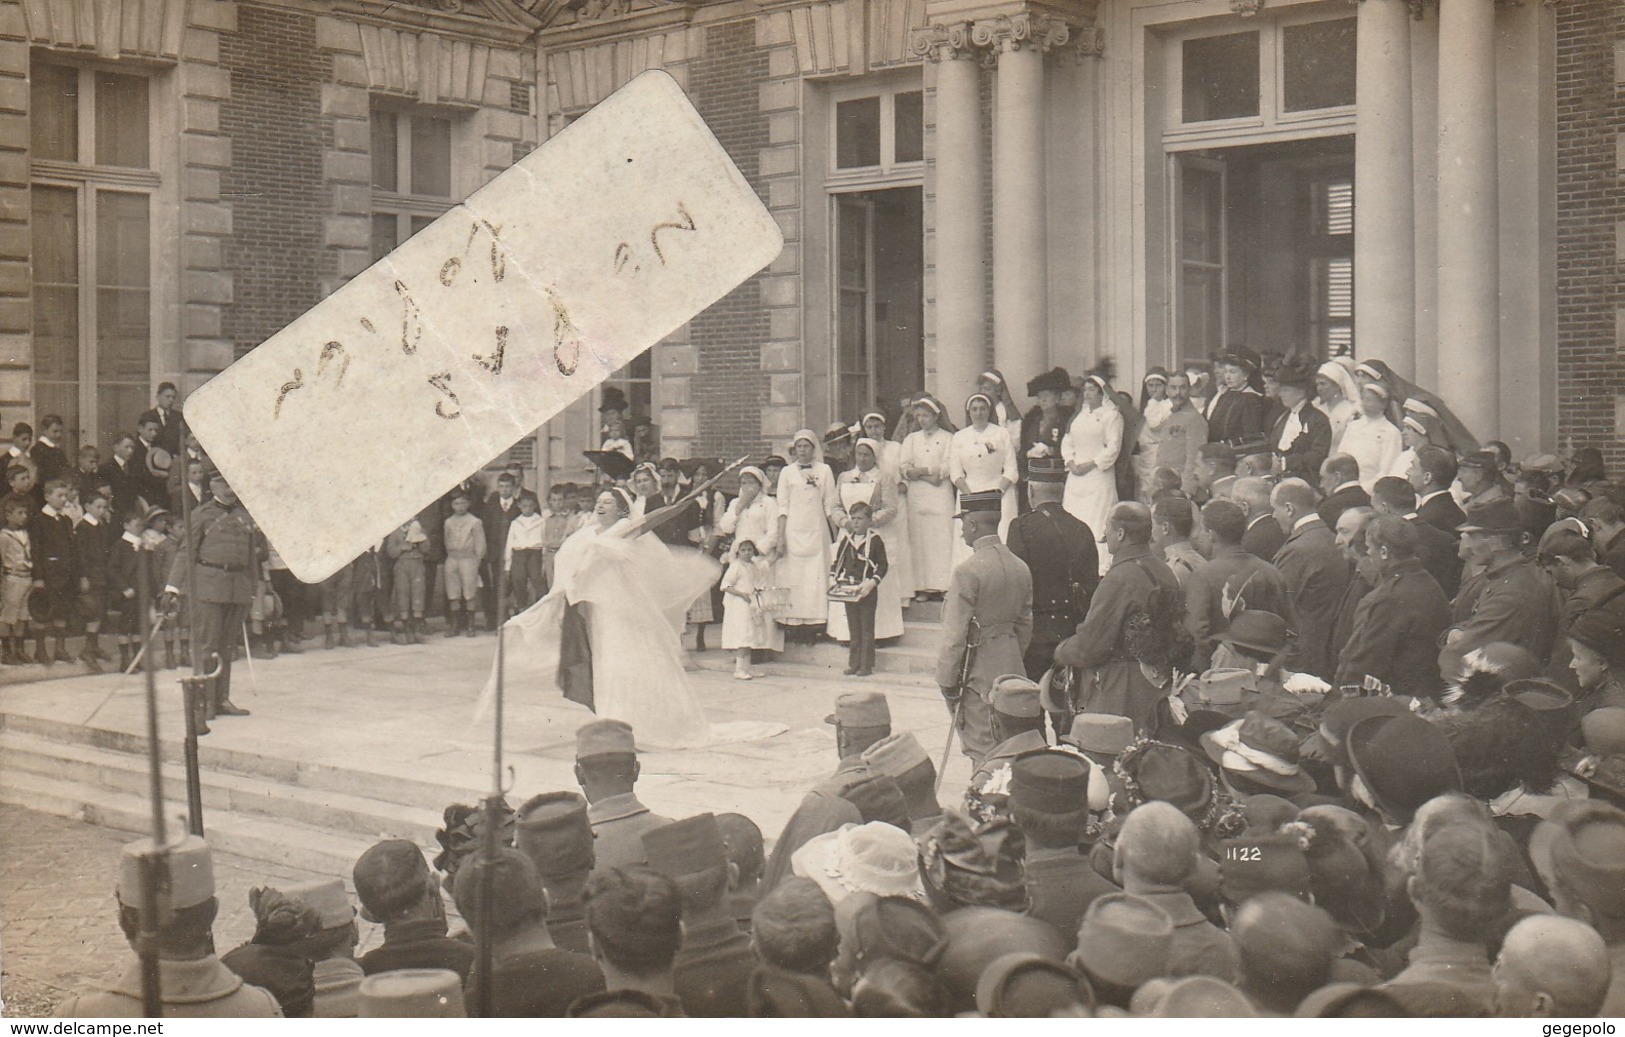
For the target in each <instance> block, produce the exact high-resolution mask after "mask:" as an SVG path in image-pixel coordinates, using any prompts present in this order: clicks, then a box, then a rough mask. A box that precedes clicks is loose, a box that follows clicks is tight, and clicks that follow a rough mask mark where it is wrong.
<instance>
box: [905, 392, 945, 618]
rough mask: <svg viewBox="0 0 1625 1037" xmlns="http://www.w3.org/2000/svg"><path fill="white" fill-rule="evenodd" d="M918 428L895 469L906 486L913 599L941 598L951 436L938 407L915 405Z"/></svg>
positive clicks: (923, 401) (927, 401)
mask: <svg viewBox="0 0 1625 1037" xmlns="http://www.w3.org/2000/svg"><path fill="white" fill-rule="evenodd" d="M913 411H914V422H915V425H916V426H917V427H916V429H915V430H914V431H913V432H910V433H909V434H908V438H907V439H904V440H903V449H902V452H901V453H900V454H899V455H898V456H899V458H900V460H901V462H902V466H901V468H900V469H899V472H900V474H901V475H902V477H903V480H904V481H905V482H906V483H907V485H908V511H909V514H908V541H909V550H910V552H911V553H912V555H913V562H914V585H915V587H916V592H915V597H916V598H918V599H922V600H923V599H926V598H936V599H938V600H941V598H942V596H943V594H944V593H945V592H946V591H947V590H948V584H949V583H950V582H951V580H952V579H953V574H954V569H953V541H954V486H953V483H951V482H949V481H948V453H949V451H950V449H951V448H952V447H953V441H954V437H953V433H952V432H949V431H948V430H947V429H944V428H943V427H942V417H943V415H942V404H940V403H938V402H937V401H936V400H934V399H932V398H931V397H930V396H921V397H920V398H919V399H918V400H916V401H915V403H914V407H913Z"/></svg>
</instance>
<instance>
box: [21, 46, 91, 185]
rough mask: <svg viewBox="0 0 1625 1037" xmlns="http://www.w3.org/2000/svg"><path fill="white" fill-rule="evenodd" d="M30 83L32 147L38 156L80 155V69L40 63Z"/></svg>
mask: <svg viewBox="0 0 1625 1037" xmlns="http://www.w3.org/2000/svg"><path fill="white" fill-rule="evenodd" d="M32 79H33V82H32V83H31V84H30V85H29V104H30V109H31V110H30V112H29V119H30V123H31V125H30V133H31V139H30V147H31V148H32V150H33V152H34V157H35V158H54V159H58V160H60V161H63V162H75V161H78V158H79V70H78V69H76V68H69V67H68V66H66V65H40V64H36V65H35V66H34V68H33V74H32Z"/></svg>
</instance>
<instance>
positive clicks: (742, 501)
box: [717, 465, 784, 652]
mask: <svg viewBox="0 0 1625 1037" xmlns="http://www.w3.org/2000/svg"><path fill="white" fill-rule="evenodd" d="M766 489H767V475H766V474H765V473H764V472H763V471H762V470H761V469H760V468H757V467H756V466H755V465H746V466H745V467H744V468H741V469H740V470H739V496H737V497H735V498H734V499H733V500H731V501H729V502H728V510H727V511H725V512H723V515H722V520H721V521H720V522H719V523H717V530H718V532H720V533H721V534H722V535H723V536H726V537H732V538H733V542H734V544H736V545H737V544H738V543H739V542H740V541H743V540H749V541H750V542H751V543H753V544H755V545H756V556H757V557H758V558H767V557H769V556H770V555H772V554H773V548H774V547H775V546H776V545H777V544H778V542H779V503H778V501H776V500H774V499H773V498H772V497H771V496H769V495H768V494H767V492H766ZM736 553H737V552H736V551H735V550H733V549H732V548H730V549H729V551H728V558H727V561H732V560H733V559H734V556H735V554H736ZM758 589H760V588H758ZM766 626H767V627H768V631H767V635H768V639H769V641H770V642H771V643H769V644H766V645H763V646H762V647H764V648H766V649H767V650H769V651H773V652H782V651H784V628H783V627H781V626H779V625H778V624H777V623H772V622H769V623H767V624H766Z"/></svg>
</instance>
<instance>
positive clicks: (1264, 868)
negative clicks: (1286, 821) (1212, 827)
mask: <svg viewBox="0 0 1625 1037" xmlns="http://www.w3.org/2000/svg"><path fill="white" fill-rule="evenodd" d="M1219 875H1220V879H1219V889H1220V891H1221V892H1222V893H1223V894H1224V898H1225V899H1226V900H1228V901H1229V902H1230V903H1232V904H1240V903H1242V902H1243V901H1245V900H1247V899H1248V898H1249V897H1255V896H1257V895H1258V894H1260V893H1271V892H1280V893H1290V894H1291V895H1292V896H1295V897H1298V898H1300V899H1303V898H1307V897H1308V896H1309V862H1308V860H1307V859H1306V858H1305V857H1304V854H1303V849H1302V848H1301V847H1299V845H1298V841H1297V840H1296V839H1294V838H1293V837H1292V836H1290V835H1258V836H1242V837H1241V838H1239V839H1226V840H1224V841H1222V842H1221V843H1220V844H1219Z"/></svg>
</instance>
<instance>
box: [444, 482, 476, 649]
mask: <svg viewBox="0 0 1625 1037" xmlns="http://www.w3.org/2000/svg"><path fill="white" fill-rule="evenodd" d="M469 504H470V501H469V499H468V494H466V493H459V494H457V496H455V497H453V498H452V499H451V514H450V515H448V516H447V517H446V525H445V543H446V607H447V610H448V611H449V613H450V615H448V616H447V617H446V636H447V637H456V636H457V635H458V634H459V633H462V634H466V635H467V636H469V637H473V636H474V624H473V623H471V622H469V620H470V619H471V618H472V616H473V614H474V610H475V608H476V607H477V605H478V602H479V600H480V599H479V591H480V563H481V562H482V561H484V560H485V523H483V522H481V521H480V520H479V517H478V516H477V515H471V514H469V512H468V508H469Z"/></svg>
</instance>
